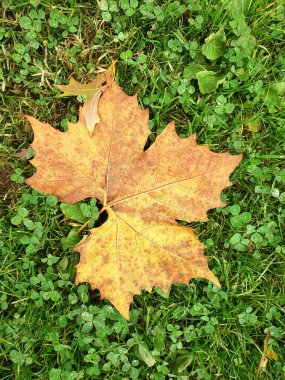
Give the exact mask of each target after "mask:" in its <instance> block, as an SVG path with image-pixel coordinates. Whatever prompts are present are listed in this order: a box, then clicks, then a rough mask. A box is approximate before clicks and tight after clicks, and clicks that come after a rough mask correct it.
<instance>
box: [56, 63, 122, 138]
mask: <svg viewBox="0 0 285 380" xmlns="http://www.w3.org/2000/svg"><path fill="white" fill-rule="evenodd" d="M106 73H107V74H110V75H111V76H113V77H114V76H115V62H113V63H112V65H111V66H110V67H109V68H108V70H106V71H105V72H103V73H100V74H98V75H97V76H96V78H95V79H94V80H93V81H92V82H90V83H87V84H82V83H80V82H77V81H76V80H75V79H74V78H71V79H70V81H69V83H68V84H66V85H59V84H58V85H56V86H55V87H57V88H58V89H60V90H61V91H62V92H63V94H61V95H60V96H79V95H80V96H83V97H84V98H85V102H84V105H83V107H82V109H81V117H82V121H83V120H85V123H86V127H87V129H88V130H89V131H90V132H92V131H93V128H94V127H95V125H96V124H97V123H99V122H100V119H99V116H98V113H97V108H98V101H99V98H100V96H101V94H102V85H103V83H104V82H105V81H106V79H105V75H106Z"/></svg>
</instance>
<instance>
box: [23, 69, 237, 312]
mask: <svg viewBox="0 0 285 380" xmlns="http://www.w3.org/2000/svg"><path fill="white" fill-rule="evenodd" d="M82 112H83V111H82V109H81V111H80V113H81V115H80V118H79V121H78V122H77V123H76V124H72V123H69V125H68V131H67V132H60V131H58V130H56V129H54V128H52V127H51V126H50V125H49V124H45V123H42V122H40V121H38V120H36V119H34V118H32V117H31V116H27V119H28V120H29V121H30V123H31V125H32V127H33V130H34V141H33V144H32V147H33V149H34V151H35V152H36V156H35V158H34V159H33V160H31V163H32V164H33V165H34V166H35V167H36V168H37V171H36V173H35V174H34V175H33V176H32V177H31V178H29V179H27V180H26V183H28V184H29V185H31V186H32V187H33V188H35V189H37V190H38V191H40V192H44V193H48V194H53V195H55V196H56V197H57V198H58V199H59V200H61V201H64V202H68V203H75V202H78V201H80V200H83V199H85V198H90V197H95V198H97V199H99V200H100V202H101V203H102V205H103V207H102V209H101V210H100V213H102V212H103V211H106V212H107V214H108V219H107V221H106V222H105V223H104V224H102V225H101V226H100V227H98V228H93V229H91V230H90V235H89V237H88V238H87V239H85V240H84V241H83V242H81V243H79V245H78V246H77V247H76V248H75V250H76V251H77V252H79V253H80V262H79V264H78V265H77V275H76V284H79V283H81V282H89V283H90V285H91V288H92V289H95V288H98V289H99V290H100V292H101V298H102V299H104V298H106V299H108V300H109V301H111V302H112V303H113V304H114V306H115V307H116V308H117V309H118V310H119V312H120V313H121V314H122V315H123V316H124V317H125V318H127V319H128V318H129V306H130V303H131V302H132V300H133V296H134V295H135V294H140V292H141V289H142V288H144V289H146V290H148V291H149V292H150V291H151V290H152V288H153V287H154V286H159V287H161V289H162V290H163V291H164V292H168V291H169V288H170V286H171V284H172V283H178V282H180V283H184V284H188V283H189V280H190V279H192V278H204V279H207V280H210V281H212V282H213V283H214V284H216V285H217V286H220V284H219V281H218V280H217V278H216V277H215V275H214V274H213V273H212V272H211V271H210V270H209V268H208V265H207V259H206V257H204V255H203V250H204V248H205V247H204V246H203V244H201V243H200V242H199V240H198V239H197V237H196V236H195V230H194V229H193V228H189V227H186V226H181V225H180V224H178V223H177V220H186V221H188V222H191V221H207V220H208V218H207V210H209V209H211V208H214V207H220V206H223V205H224V204H223V203H222V202H221V200H220V193H221V192H222V191H223V189H224V188H225V187H227V186H229V185H230V184H231V183H230V182H229V176H230V174H231V173H232V171H233V170H234V169H235V168H236V166H237V165H238V164H239V162H240V160H241V155H239V156H231V155H230V154H228V153H214V152H211V151H210V150H209V148H208V147H206V146H199V145H197V144H196V137H195V135H193V136H191V137H188V138H185V139H180V138H179V137H178V135H177V134H176V131H175V125H174V122H171V123H169V124H168V125H167V127H166V128H165V129H164V131H163V132H162V133H161V134H160V135H159V136H158V137H157V139H156V140H155V142H154V143H153V144H152V145H151V146H150V148H148V149H147V150H146V151H144V146H145V143H146V141H147V139H148V136H149V134H150V131H149V128H148V118H149V112H148V110H142V109H140V108H139V106H138V102H137V97H136V96H128V95H127V94H125V93H124V92H123V90H122V89H121V88H120V87H119V86H118V85H117V84H116V83H115V82H114V80H113V78H112V77H110V76H107V86H105V87H104V89H103V95H102V97H101V98H100V100H99V103H98V115H99V118H100V123H99V124H98V125H96V127H95V128H94V130H93V132H92V133H90V132H89V130H88V129H87V126H86V124H85V123H84V122H83V121H82Z"/></svg>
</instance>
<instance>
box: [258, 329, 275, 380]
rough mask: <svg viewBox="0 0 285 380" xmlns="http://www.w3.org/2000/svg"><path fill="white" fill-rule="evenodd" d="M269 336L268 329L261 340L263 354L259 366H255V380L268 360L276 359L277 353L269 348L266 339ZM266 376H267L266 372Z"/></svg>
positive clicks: (263, 369)
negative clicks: (262, 340)
mask: <svg viewBox="0 0 285 380" xmlns="http://www.w3.org/2000/svg"><path fill="white" fill-rule="evenodd" d="M270 336H271V334H270V330H268V332H267V334H266V337H265V339H264V342H263V347H264V348H263V354H262V357H261V359H260V362H259V366H258V368H257V372H256V377H255V379H256V380H257V379H258V377H259V374H260V371H261V370H262V371H266V366H267V363H268V360H278V355H277V354H276V352H275V351H273V350H269V347H268V341H269V338H270ZM266 378H267V374H266Z"/></svg>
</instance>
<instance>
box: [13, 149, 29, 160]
mask: <svg viewBox="0 0 285 380" xmlns="http://www.w3.org/2000/svg"><path fill="white" fill-rule="evenodd" d="M27 154H28V149H26V148H22V149H21V150H20V152H17V153H14V154H13V157H17V158H20V159H21V160H22V161H24V160H25V159H26V157H27Z"/></svg>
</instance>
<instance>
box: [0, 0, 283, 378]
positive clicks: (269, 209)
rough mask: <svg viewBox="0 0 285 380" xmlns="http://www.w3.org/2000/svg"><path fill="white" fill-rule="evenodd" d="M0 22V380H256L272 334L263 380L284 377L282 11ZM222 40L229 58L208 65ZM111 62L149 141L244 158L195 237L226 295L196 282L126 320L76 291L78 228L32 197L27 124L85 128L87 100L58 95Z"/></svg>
mask: <svg viewBox="0 0 285 380" xmlns="http://www.w3.org/2000/svg"><path fill="white" fill-rule="evenodd" d="M0 18H1V27H0V39H1V44H2V49H1V53H0V81H1V86H2V93H1V103H2V110H1V111H2V112H1V116H0V118H1V127H0V138H1V140H0V144H1V145H0V149H1V150H0V160H1V161H0V196H1V198H0V202H1V204H0V213H1V219H0V253H1V273H0V275H1V279H0V281H1V295H0V309H1V312H0V313H1V324H0V342H1V344H0V363H1V364H0V373H1V376H0V377H1V379H2V380H10V379H17V380H20V379H21V380H28V379H33V380H34V379H41V380H44V379H50V380H57V379H62V380H72V379H84V380H85V379H114V380H117V379H126V380H127V379H152V380H162V379H180V380H186V379H193V380H194V379H195V380H196V379H207V380H208V379H209V380H211V379H225V380H229V379H241V380H244V379H250V380H251V379H252V380H253V379H255V377H256V370H257V368H258V365H259V361H260V359H261V355H262V351H263V341H264V339H265V336H266V333H267V331H268V330H270V333H271V338H270V341H269V345H270V348H271V349H273V350H274V351H275V352H276V353H277V355H278V360H276V361H273V360H270V361H269V362H268V364H267V367H266V371H261V372H260V374H259V377H258V378H259V379H266V378H267V377H266V376H268V379H274V380H277V379H282V378H284V373H285V366H284V362H283V363H282V359H284V354H285V350H284V343H285V337H284V333H285V323H284V320H285V319H284V315H285V313H284V308H285V296H284V290H285V286H284V267H285V266H284V264H285V263H284V253H285V247H284V245H282V239H283V241H284V235H282V226H283V225H284V202H285V192H284V183H285V170H284V168H282V165H284V157H285V155H284V124H285V97H284V93H285V88H284V87H285V86H284V82H285V79H284V73H285V57H284V42H285V33H284V30H285V9H284V5H283V1H282V0H279V1H277V0H276V1H274V2H273V1H266V0H259V1H258V0H257V1H250V0H244V1H238V0H236V1H234V0H232V1H230V0H228V1H211V0H200V1H199V0H196V1H194V0H189V1H180V2H179V1H153V0H148V1H139V4H138V3H137V1H133V0H130V1H128V0H124V1H118V2H117V1H111V0H102V1H99V7H98V5H97V2H95V1H93V0H89V1H86V2H84V1H75V0H60V1H57V2H54V1H52V0H44V1H42V2H40V1H38V0H30V1H26V2H24V1H18V0H4V1H3V8H2V9H1V10H0ZM102 21H104V22H102ZM221 26H223V29H224V33H225V37H226V44H225V46H224V50H223V51H222V53H221V55H220V56H219V57H218V58H217V59H216V60H210V59H207V58H205V56H204V55H203V54H202V50H203V49H202V46H203V44H204V43H205V39H206V38H207V37H208V36H209V35H211V33H216V32H218V30H219V28H220V27H221ZM204 49H205V48H204ZM203 51H204V52H205V50H203ZM112 59H118V62H117V78H116V80H117V82H118V83H119V84H120V85H121V86H122V87H123V89H124V90H125V91H126V92H127V93H129V94H134V93H136V92H137V93H138V95H139V102H140V105H141V107H143V108H147V107H148V108H149V109H150V118H151V120H150V128H151V131H152V135H151V141H153V140H154V139H155V136H156V135H157V134H159V133H160V132H161V131H162V130H163V128H164V127H165V126H166V124H167V122H168V121H170V120H171V119H174V120H175V122H176V126H177V132H178V134H179V135H180V136H181V137H185V136H188V135H189V134H192V133H193V132H196V133H197V135H198V142H199V144H207V145H209V146H210V148H211V149H212V150H214V151H217V152H223V151H229V152H231V153H232V154H237V153H240V152H242V153H243V155H244V158H243V161H242V163H241V164H240V166H239V167H238V169H237V170H236V171H235V172H234V174H233V175H232V177H231V180H232V182H233V183H234V185H233V186H232V187H230V188H228V189H227V190H226V191H224V193H223V195H222V198H223V200H224V201H226V203H227V206H226V207H224V208H221V209H215V210H211V211H209V213H208V215H209V222H208V223H192V224H193V225H195V226H196V227H198V229H197V231H198V236H199V239H200V240H201V241H202V242H204V244H206V245H207V247H208V249H207V251H206V255H207V256H208V258H209V265H210V268H212V269H213V271H214V273H215V274H216V275H217V277H218V278H219V280H220V282H221V284H222V289H221V290H220V289H218V288H217V287H215V286H213V285H212V284H210V283H208V282H207V281H203V280H194V281H192V282H191V283H190V285H189V286H188V287H186V286H182V285H179V284H177V285H174V286H172V289H171V293H170V296H169V297H167V296H166V295H165V294H162V293H161V292H160V291H159V289H158V290H156V291H153V293H152V294H148V293H146V292H143V294H142V295H141V296H136V297H135V299H134V303H133V305H132V310H131V321H130V322H127V321H125V320H124V319H123V318H122V317H121V316H120V315H119V314H118V313H117V311H116V310H115V309H114V308H113V307H112V306H111V305H110V304H109V303H108V302H107V301H103V302H101V301H100V297H99V292H91V291H90V290H89V289H88V286H87V285H84V284H82V285H80V286H78V287H77V286H75V285H74V276H75V264H76V263H77V262H78V255H77V254H76V253H74V252H73V251H72V248H71V247H68V244H66V241H65V244H62V239H63V238H64V237H66V236H67V235H68V233H69V232H70V230H71V229H72V227H74V223H73V224H72V222H71V221H70V220H67V219H66V218H65V217H64V215H63V212H62V210H61V208H60V203H59V202H57V200H56V199H55V198H54V197H52V196H47V195H43V194H39V193H37V192H36V191H34V190H32V189H31V188H29V187H28V186H27V185H25V184H24V178H27V177H28V176H29V175H30V174H31V173H32V171H33V169H32V167H31V165H29V164H28V162H27V158H29V157H31V156H32V154H33V152H31V151H28V152H27V154H26V159H24V160H20V159H19V158H16V157H15V156H14V154H15V153H16V152H19V151H20V150H21V149H22V148H27V147H28V144H29V143H30V142H31V141H32V138H33V136H32V132H31V129H30V127H29V125H28V123H27V121H26V120H25V119H24V117H23V115H24V114H30V115H33V116H35V117H37V118H39V119H40V120H44V121H48V122H50V123H51V124H52V125H53V126H55V127H57V128H60V129H61V130H64V128H65V127H66V120H67V119H68V120H71V119H72V120H76V117H77V115H78V106H79V103H78V101H77V100H76V99H61V98H58V97H56V95H57V94H58V93H59V91H58V90H57V89H56V88H55V87H54V84H63V83H67V81H68V78H69V76H70V75H73V76H74V77H75V78H76V79H78V80H84V81H88V80H91V79H92V78H93V77H94V75H95V73H96V71H100V70H101V69H103V68H107V67H108V66H109V65H110V63H111V60H112ZM193 63H195V64H196V66H197V65H200V66H199V67H200V68H199V70H198V71H201V66H202V67H203V69H202V70H203V71H205V70H206V71H214V72H215V75H216V76H217V77H219V78H220V79H221V82H222V83H220V84H219V85H218V86H217V83H214V87H217V88H216V89H213V88H212V89H210V90H211V92H206V93H201V92H204V91H203V90H202V89H201V88H200V89H199V85H200V86H202V87H205V86H206V87H207V88H208V90H209V81H210V78H208V77H207V78H206V80H205V82H204V83H202V84H201V83H199V84H198V81H197V79H196V73H195V70H194V73H193V67H194V66H193ZM191 70H192V71H191ZM196 71H197V70H196ZM198 77H199V75H198ZM283 167H284V166H283ZM92 207H93V206H92V204H91V205H90V202H87V201H85V206H83V209H84V210H85V212H86V215H87V214H88V212H91V211H92V210H91V209H92ZM88 210H89V211H88ZM90 210H91V211H90ZM70 245H72V244H70ZM266 372H267V375H266Z"/></svg>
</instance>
